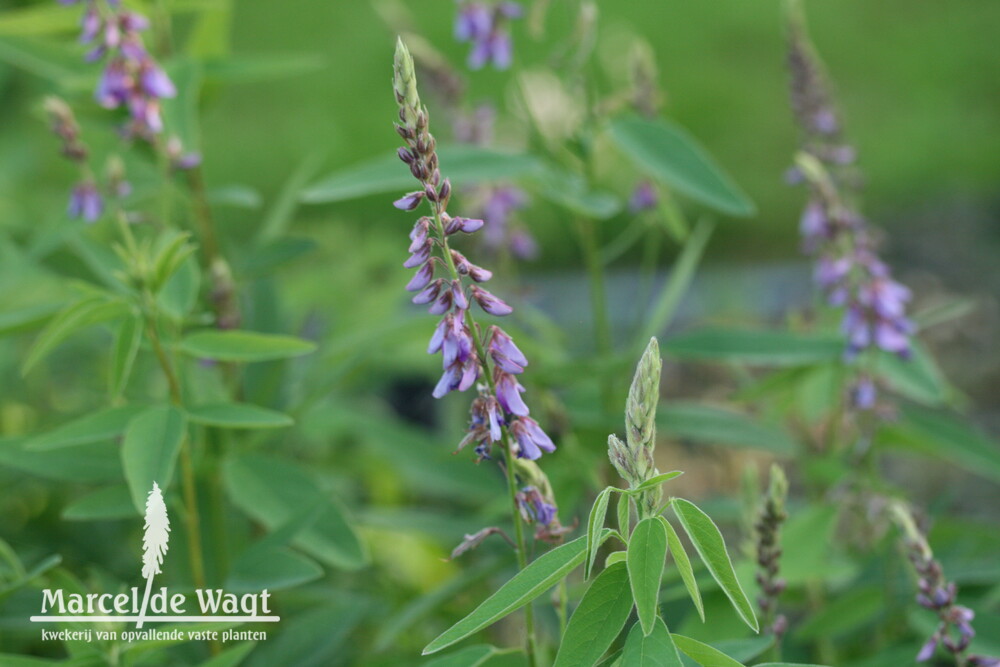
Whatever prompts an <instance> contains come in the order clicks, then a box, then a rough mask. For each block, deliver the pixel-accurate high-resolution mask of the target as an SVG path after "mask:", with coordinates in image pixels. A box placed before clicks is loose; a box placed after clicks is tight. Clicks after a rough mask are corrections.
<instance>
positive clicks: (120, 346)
mask: <svg viewBox="0 0 1000 667" xmlns="http://www.w3.org/2000/svg"><path fill="white" fill-rule="evenodd" d="M141 342H142V320H141V318H139V317H138V316H137V315H134V314H133V315H132V316H130V317H126V318H125V319H124V320H122V323H121V325H120V326H119V327H118V333H117V334H116V335H115V345H114V348H113V349H112V351H111V372H110V379H109V383H108V384H109V385H110V389H111V398H112V399H115V398H118V397H119V396H121V395H122V392H123V391H125V386H126V385H127V384H128V378H129V376H130V375H131V374H132V366H133V364H134V363H135V357H136V355H137V354H139V343H141Z"/></svg>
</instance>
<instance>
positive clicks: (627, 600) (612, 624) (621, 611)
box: [553, 563, 632, 667]
mask: <svg viewBox="0 0 1000 667" xmlns="http://www.w3.org/2000/svg"><path fill="white" fill-rule="evenodd" d="M628 578H629V577H628V568H626V567H625V564H624V563H615V564H614V565H612V566H611V567H609V568H608V569H606V570H604V571H603V572H601V573H600V574H599V575H598V576H597V578H596V579H594V581H593V583H591V584H590V588H588V589H587V592H586V593H584V594H583V599H582V600H580V604H579V605H578V606H577V608H576V610H575V611H574V612H573V615H572V616H571V617H570V619H569V624H568V625H567V626H566V632H565V633H564V634H563V638H562V642H561V643H560V644H559V652H558V653H557V654H556V661H555V663H554V666H553V667H580V666H581V665H593V664H595V663H596V662H597V661H598V660H600V659H601V656H602V655H604V652H605V651H607V650H608V647H609V646H611V642H613V641H614V640H615V637H617V636H618V635H619V634H620V633H621V631H622V628H623V627H625V621H627V620H628V616H629V614H630V613H631V612H632V592H631V591H630V590H629V585H628Z"/></svg>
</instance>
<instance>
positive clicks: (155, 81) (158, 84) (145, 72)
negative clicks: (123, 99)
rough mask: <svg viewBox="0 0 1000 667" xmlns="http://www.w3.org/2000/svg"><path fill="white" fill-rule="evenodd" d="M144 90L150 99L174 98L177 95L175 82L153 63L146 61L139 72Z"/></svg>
mask: <svg viewBox="0 0 1000 667" xmlns="http://www.w3.org/2000/svg"><path fill="white" fill-rule="evenodd" d="M139 81H140V82H141V84H142V89H143V90H144V91H145V93H146V94H147V95H149V96H150V97H173V96H174V95H176V94H177V89H176V88H175V87H174V83H173V81H171V80H170V78H169V77H168V76H167V75H166V73H165V72H164V71H163V70H162V69H160V68H159V67H157V66H156V64H155V63H153V62H152V61H146V62H144V63H143V64H142V66H141V68H140V70H139Z"/></svg>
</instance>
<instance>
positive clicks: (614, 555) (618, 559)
mask: <svg viewBox="0 0 1000 667" xmlns="http://www.w3.org/2000/svg"><path fill="white" fill-rule="evenodd" d="M626 561H628V552H625V551H612V552H611V553H609V554H608V557H607V558H605V559H604V567H606V568H607V567H611V566H612V565H614V564H615V563H625V562H626Z"/></svg>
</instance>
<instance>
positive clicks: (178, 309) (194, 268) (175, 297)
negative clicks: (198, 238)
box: [156, 255, 201, 322]
mask: <svg viewBox="0 0 1000 667" xmlns="http://www.w3.org/2000/svg"><path fill="white" fill-rule="evenodd" d="M200 287H201V269H200V268H199V267H198V262H197V261H196V260H195V258H194V257H193V256H191V255H187V256H186V257H184V258H183V259H182V261H181V262H180V264H179V265H178V267H177V270H176V271H174V273H173V275H172V276H170V277H169V278H168V279H167V282H166V283H164V285H163V286H162V287H161V288H160V291H159V292H158V293H157V295H156V302H157V303H158V304H159V306H160V308H161V309H162V310H163V312H164V313H166V314H167V315H168V316H170V317H171V318H173V319H174V320H176V321H178V322H180V321H182V320H184V318H185V317H186V316H187V314H188V313H190V312H191V311H192V310H193V309H194V307H195V305H196V304H197V302H198V291H199V289H200Z"/></svg>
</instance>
